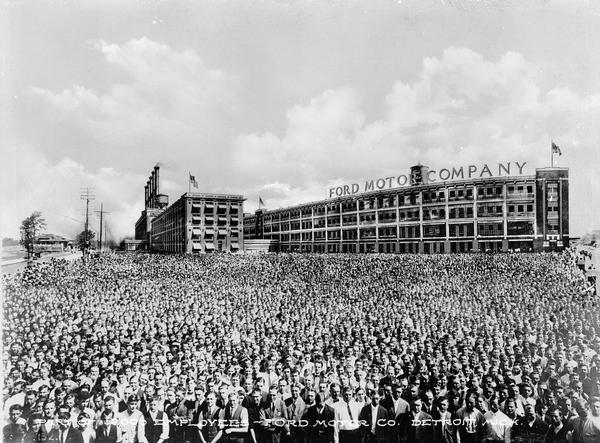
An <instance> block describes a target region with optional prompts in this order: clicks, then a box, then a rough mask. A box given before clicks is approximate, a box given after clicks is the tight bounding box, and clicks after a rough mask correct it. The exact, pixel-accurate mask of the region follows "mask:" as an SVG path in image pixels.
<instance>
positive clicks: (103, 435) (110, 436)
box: [96, 411, 121, 443]
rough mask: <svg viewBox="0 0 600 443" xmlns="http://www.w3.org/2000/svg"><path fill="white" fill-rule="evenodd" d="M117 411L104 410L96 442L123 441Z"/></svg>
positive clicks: (115, 442)
mask: <svg viewBox="0 0 600 443" xmlns="http://www.w3.org/2000/svg"><path fill="white" fill-rule="evenodd" d="M115 423H116V419H115V413H114V412H113V411H102V414H101V415H100V420H99V424H98V427H96V443H117V442H118V441H121V435H120V431H119V429H118V428H117V425H116V424H115Z"/></svg>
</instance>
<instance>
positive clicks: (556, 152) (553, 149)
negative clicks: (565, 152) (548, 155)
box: [552, 142, 562, 155]
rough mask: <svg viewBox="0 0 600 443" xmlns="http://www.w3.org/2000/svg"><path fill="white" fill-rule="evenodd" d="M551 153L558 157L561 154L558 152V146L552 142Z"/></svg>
mask: <svg viewBox="0 0 600 443" xmlns="http://www.w3.org/2000/svg"><path fill="white" fill-rule="evenodd" d="M552 153H553V154H558V155H562V152H560V148H559V147H558V145H557V144H556V143H554V142H552Z"/></svg>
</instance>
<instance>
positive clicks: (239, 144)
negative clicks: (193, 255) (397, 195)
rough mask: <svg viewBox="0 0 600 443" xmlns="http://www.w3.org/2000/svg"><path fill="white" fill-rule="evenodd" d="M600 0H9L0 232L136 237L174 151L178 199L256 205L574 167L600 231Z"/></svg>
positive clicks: (0, 16)
mask: <svg viewBox="0 0 600 443" xmlns="http://www.w3.org/2000/svg"><path fill="white" fill-rule="evenodd" d="M598 54H600V3H599V2H595V1H583V0H581V1H571V0H569V1H558V0H548V1H533V0H518V1H517V0H514V1H511V0H505V1H492V0H489V1H486V0H418V1H417V0H402V1H400V0H396V1H391V0H369V1H366V0H365V1H358V0H348V1H341V0H336V1H333V0H323V1H318V0H277V1H276V0H253V1H249V0H247V1H242V0H220V1H212V0H200V1H198V0H193V1H186V0H181V1H169V0H162V1H154V0H153V1H151V0H145V1H143V0H138V1H130V0H119V1H111V0H108V1H102V2H97V1H87V0H76V1H74V0H63V1H54V0H37V1H14V0H13V1H5V2H4V3H1V6H0V102H1V103H2V105H1V106H0V150H1V152H0V154H1V157H0V158H1V159H2V161H1V163H0V165H1V166H0V167H1V169H2V171H1V174H0V187H1V193H0V198H1V200H0V233H1V234H2V237H13V238H18V235H19V226H20V222H21V220H23V219H24V218H25V217H27V216H28V215H29V214H31V213H32V212H33V211H41V212H42V213H43V216H44V217H45V219H46V222H47V228H46V231H47V232H51V233H55V234H59V235H64V236H66V237H69V238H73V237H74V236H75V235H76V234H77V233H78V232H80V231H81V230H82V229H83V220H84V218H85V215H84V214H85V202H84V201H83V200H81V198H80V196H81V191H82V189H84V188H91V189H93V191H94V195H95V200H94V201H92V202H90V211H91V218H90V223H91V227H92V229H97V228H98V223H99V219H98V217H97V215H96V213H95V211H97V210H99V209H100V203H103V206H104V209H105V210H106V211H108V212H109V213H108V214H107V216H106V220H107V223H108V231H109V236H110V237H111V238H113V239H115V240H119V239H121V238H123V237H126V236H132V235H133V233H134V224H135V221H136V220H137V218H138V217H139V215H140V212H141V211H142V210H143V206H144V185H145V184H146V181H147V179H148V176H149V174H150V172H151V170H152V167H153V166H154V165H155V164H157V163H160V165H161V183H160V186H161V192H164V193H166V194H168V195H169V197H170V201H171V202H174V201H175V200H176V199H177V198H179V197H180V196H181V195H182V194H183V193H185V192H187V190H188V174H189V173H191V174H193V175H194V176H195V177H196V179H197V181H198V184H199V190H200V191H202V192H224V193H236V194H237V193H239V194H243V195H244V196H245V198H246V199H247V200H246V202H245V206H244V209H245V211H246V212H253V211H254V210H255V209H256V208H257V207H258V199H259V196H260V197H261V198H262V200H263V201H264V202H265V205H266V206H267V207H268V208H278V207H284V206H288V205H292V204H298V203H304V202H308V201H315V200H322V199H325V198H327V196H328V189H329V188H330V187H332V186H336V185H343V184H347V183H352V182H361V181H362V182H364V181H365V180H367V179H371V178H377V177H384V176H390V175H396V176H397V175H400V174H406V173H407V172H408V170H409V168H410V166H412V165H414V164H417V163H419V162H420V163H422V164H426V165H429V166H430V167H431V168H432V169H441V168H444V167H454V166H455V167H458V166H466V165H470V164H476V165H483V164H489V165H496V164H497V163H498V162H508V161H511V162H515V161H517V162H520V163H522V162H527V166H526V168H525V171H524V172H525V173H527V174H534V173H535V168H537V167H546V166H549V163H550V143H551V140H552V141H554V142H555V143H556V144H557V145H559V146H560V149H561V151H562V155H561V156H560V157H558V156H556V158H555V160H556V165H558V166H561V167H568V168H569V173H570V197H571V202H570V219H571V234H572V235H575V236H577V235H582V234H584V233H586V232H589V231H590V230H592V229H600V174H599V173H598V171H599V167H600V57H598Z"/></svg>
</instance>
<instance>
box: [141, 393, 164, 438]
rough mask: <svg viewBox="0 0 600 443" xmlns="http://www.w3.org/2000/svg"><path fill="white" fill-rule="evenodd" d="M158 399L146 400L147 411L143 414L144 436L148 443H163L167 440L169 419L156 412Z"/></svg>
mask: <svg viewBox="0 0 600 443" xmlns="http://www.w3.org/2000/svg"><path fill="white" fill-rule="evenodd" d="M158 402H159V400H158V397H152V398H151V399H149V400H148V411H147V412H146V413H145V414H144V419H145V420H146V424H145V425H144V434H145V435H146V439H147V440H148V443H163V442H164V441H166V440H167V439H168V438H169V418H168V417H167V414H165V413H164V412H163V411H159V410H158Z"/></svg>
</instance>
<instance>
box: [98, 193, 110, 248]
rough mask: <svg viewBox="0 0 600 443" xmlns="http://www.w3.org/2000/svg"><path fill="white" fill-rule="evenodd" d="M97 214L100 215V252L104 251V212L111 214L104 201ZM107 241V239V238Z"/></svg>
mask: <svg viewBox="0 0 600 443" xmlns="http://www.w3.org/2000/svg"><path fill="white" fill-rule="evenodd" d="M96 214H97V215H98V217H100V243H99V245H100V246H99V249H100V252H102V232H103V230H102V221H103V219H104V217H103V216H104V214H110V212H107V211H105V210H104V203H100V210H99V211H96ZM105 237H106V235H105ZM105 241H106V239H105Z"/></svg>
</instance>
